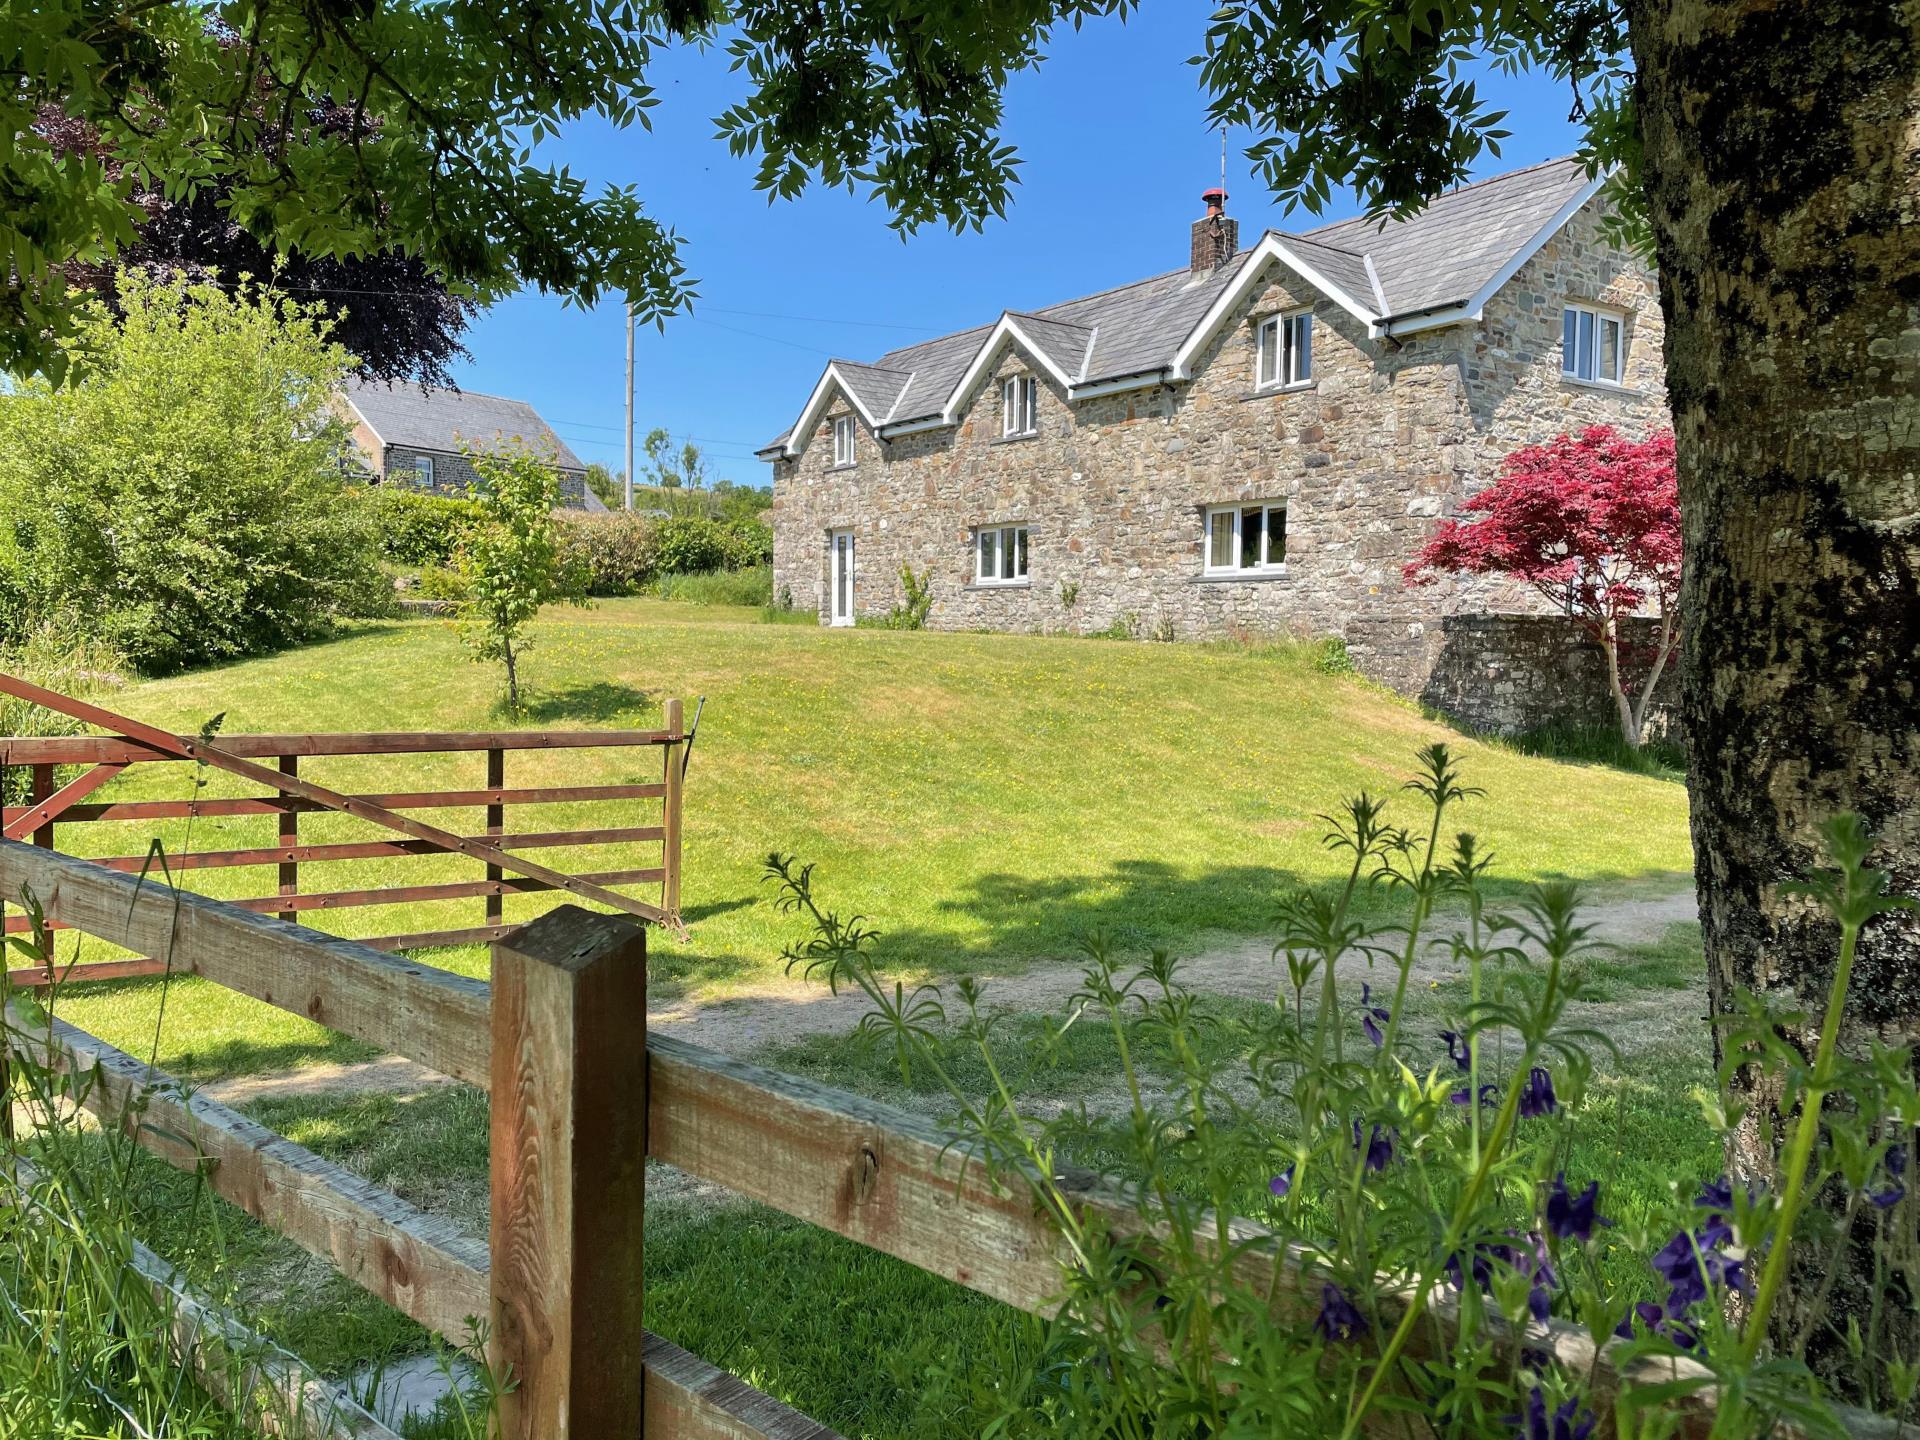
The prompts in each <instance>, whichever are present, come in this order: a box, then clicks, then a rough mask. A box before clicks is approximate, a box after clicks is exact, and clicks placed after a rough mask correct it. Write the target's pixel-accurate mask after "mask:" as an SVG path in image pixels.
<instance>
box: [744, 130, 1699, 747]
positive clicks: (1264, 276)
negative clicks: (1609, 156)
mask: <svg viewBox="0 0 1920 1440" xmlns="http://www.w3.org/2000/svg"><path fill="white" fill-rule="evenodd" d="M1600 191H1601V182H1600V181H1598V180H1595V179H1592V178H1590V177H1589V176H1588V175H1587V174H1586V173H1585V171H1584V169H1583V168H1582V167H1581V166H1580V165H1579V164H1578V163H1577V162H1575V161H1573V160H1570V159H1564V160H1554V161H1549V162H1546V163H1544V164H1540V165H1534V166H1531V167H1528V168H1527V169H1524V170H1518V171H1514V172H1512V173H1510V174H1506V175H1501V176H1498V177H1495V178H1493V179H1489V180H1484V181H1480V182H1478V183H1475V184H1472V185H1467V186H1464V187H1462V188H1460V189H1458V190H1455V191H1452V192H1450V193H1448V194H1446V195H1443V196H1441V197H1439V198H1438V199H1436V200H1435V201H1433V203H1432V204H1430V205H1429V206H1427V207H1426V209H1425V210H1423V211H1421V212H1420V213H1419V214H1417V215H1415V216H1413V217H1411V218H1409V219H1405V220H1399V221H1388V222H1385V223H1381V222H1377V221H1369V220H1365V219H1355V220H1345V221H1341V222H1339V223H1336V224H1332V225H1326V226H1322V227H1320V228H1318V229H1315V230H1310V231H1306V232H1304V233H1299V234H1293V233H1281V232H1278V231H1268V232H1266V233H1265V234H1264V235H1262V236H1260V237H1259V238H1258V239H1257V240H1256V241H1255V242H1254V243H1253V244H1252V245H1251V246H1248V247H1244V248H1243V247H1242V246H1241V245H1240V244H1239V238H1238V226H1237V224H1236V222H1235V221H1233V220H1232V219H1230V218H1228V216H1227V215H1226V213H1225V201H1226V195H1225V193H1224V192H1222V191H1219V190H1211V191H1208V192H1207V193H1206V194H1205V196H1204V197H1203V199H1204V201H1205V204H1206V207H1207V214H1206V215H1205V216H1204V217H1203V218H1201V219H1200V220H1197V221H1195V222H1194V224H1193V227H1192V232H1191V234H1190V236H1189V237H1188V238H1189V247H1188V248H1189V256H1188V261H1189V263H1188V264H1187V266H1185V267H1184V268H1182V269H1179V270H1174V271H1171V272H1168V273H1166V274H1162V275H1157V276H1154V277H1152V278H1150V279H1147V280H1141V281H1138V282H1136V283H1134V284H1131V285H1124V286H1121V287H1119V288H1117V289H1113V290H1108V291H1104V292H1102V293H1100V294H1097V295H1090V296H1087V297H1085V298H1083V299H1079V300H1070V301H1067V302H1065V303H1063V304H1060V305H1054V306H1050V307H1048V308H1046V309H1043V310H1038V311H1034V312H1031V313H1016V312H1012V311H1008V312H1006V313H1004V314H1002V315H1001V316H1000V317H999V318H998V319H997V320H995V321H994V322H993V323H992V324H989V325H982V326H978V327H976V328H974V329H971V330H966V331H962V332H960V333H958V334H954V335H948V336H943V337H941V338H939V339H936V340H930V341H926V342H924V343H921V344H917V345H912V346H908V347H906V348H904V349H900V350H895V351H893V352H891V353H890V354H886V355H883V356H881V357H879V358H878V359H877V360H875V361H873V362H872V363H869V364H859V363H853V362H849V361H844V360H835V361H833V362H832V363H830V364H829V365H828V366H827V367H826V369H825V371H824V372H823V373H822V375H821V376H820V379H819V382H818V383H817V384H816V385H815V387H814V389H813V392H812V394H811V395H810V396H809V397H808V398H807V400H806V403H805V405H804V406H803V407H802V408H801V410H800V412H799V416H798V418H797V419H796V421H795V422H794V424H793V425H792V426H791V427H790V428H789V429H788V431H787V432H786V433H785V434H783V435H782V436H781V437H780V438H779V439H777V440H775V441H774V442H772V443H771V444H770V445H768V446H767V447H765V448H764V449H763V450H762V451H761V452H760V454H761V455H762V456H763V458H766V459H768V460H770V461H771V462H772V465H773V493H774V503H773V510H772V520H773V528H774V586H775V595H776V598H782V599H787V600H789V601H790V602H791V603H792V604H795V605H798V606H802V607H811V608H815V609H817V610H818V611H819V614H820V617H821V620H822V622H823V623H828V624H851V623H853V622H854V621H855V620H856V619H858V618H859V617H862V616H872V615H878V614H880V613H882V612H884V611H885V610H887V609H888V608H889V607H891V606H892V605H894V604H895V603H897V601H898V600H899V598H900V594H901V588H902V587H901V581H900V578H899V576H900V571H901V569H902V568H903V567H911V568H912V569H913V570H914V571H915V573H916V574H917V575H925V576H927V577H929V578H930V581H931V590H932V608H931V611H930V614H929V620H928V623H929V624H931V625H934V626H939V627H948V628H956V629H994V630H1032V631H1069V632H1080V633H1091V632H1096V631H1103V630H1107V629H1110V628H1114V627H1118V628H1120V629H1123V630H1126V631H1129V632H1132V633H1138V634H1141V635H1143V636H1159V637H1162V638H1174V639H1186V638H1198V637H1208V636H1219V635H1225V634H1230V633H1235V632H1250V633H1254V634H1275V633H1294V634H1304V635H1325V634H1333V635H1339V636H1342V637H1344V639H1345V641H1346V643H1347V647H1348V650H1349V652H1350V653H1351V654H1352V655H1353V657H1354V659H1355V662H1356V663H1357V664H1358V666H1359V667H1360V669H1361V670H1362V671H1363V672H1365V673H1367V674H1369V675H1371V676H1373V677H1375V678H1376V679H1379V680H1381V681H1384V682H1385V683H1387V684H1390V685H1392V686H1394V687H1395V688H1396V689H1399V690H1401V691H1403V692H1404V693H1407V694H1412V695H1420V694H1422V693H1424V692H1425V691H1426V690H1427V688H1428V684H1429V680H1430V677H1432V676H1433V675H1434V673H1435V671H1436V668H1437V667H1440V666H1441V665H1442V661H1443V654H1442V652H1443V649H1444V647H1445V646H1446V645H1447V643H1448V626H1447V623H1446V622H1447V621H1448V619H1449V617H1453V616H1462V617H1474V618H1476V619H1483V618H1484V617H1485V616H1487V615H1489V614H1501V613H1508V612H1512V613H1516V614H1530V613H1531V614H1537V613H1538V612H1539V611H1540V609H1541V605H1540V603H1539V602H1538V601H1537V600H1536V599H1534V597H1532V596H1531V595H1530V594H1528V593H1526V592H1524V591H1521V590H1519V589H1518V588H1517V587H1511V586H1506V585H1503V584H1490V583H1486V582H1453V581H1443V582H1441V583H1438V584H1434V585H1428V586H1421V587H1417V588H1409V587H1407V586H1405V585H1404V584H1403V583H1402V581H1401V568H1402V566H1403V565H1404V564H1405V563H1406V561H1407V560H1408V559H1409V558H1410V556H1411V555H1412V554H1413V552H1414V551H1415V549H1416V548H1417V547H1418V546H1419V545H1420V543H1421V542H1422V541H1423V540H1424V539H1425V538H1426V536H1427V535H1428V534H1429V533H1431V531H1432V529H1433V527H1434V525H1435V523H1436V521H1437V520H1438V518H1439V517H1440V516H1442V515H1446V514H1450V513H1452V512H1454V511H1455V510H1457V509H1458V507H1459V506H1460V504H1461V502H1462V501H1463V500H1464V499H1466V497H1468V496H1469V495H1471V494H1473V493H1474V492H1475V491H1476V490H1478V489H1479V488H1481V487H1482V486H1484V485H1486V484H1487V483H1488V482H1489V481H1491V480H1492V478H1493V477H1494V475H1495V473H1496V471H1497V468H1498V465H1499V462H1500V460H1501V457H1503V456H1504V455H1506V454H1507V453H1509V452H1510V451H1512V450H1514V449H1516V448H1518V447H1519V446H1521V445H1524V444H1527V443H1530V442H1533V441H1539V440H1544V439H1547V438H1549V437H1551V436H1553V435H1556V434H1560V433H1562V432H1566V431H1574V430H1578V429H1581V428H1584V427H1586V426H1589V425H1594V424H1611V425H1614V426H1616V427H1618V428H1620V429H1621V430H1623V431H1626V432H1628V433H1633V434H1644V433H1645V432H1646V431H1648V430H1650V429H1652V428H1654V427H1657V426H1660V425H1663V424H1666V423H1668V420H1667V407H1666V397H1665V389H1664V383H1663V374H1664V372H1663V365H1662V356H1661V345H1662V321H1661V313H1660V306H1659V295H1658V289H1657V285H1656V281H1655V277H1654V276H1653V274H1652V273H1651V272H1650V271H1649V269H1648V268H1647V267H1646V266H1645V265H1644V264H1643V263H1642V262H1640V261H1639V260H1638V259H1636V258H1635V257H1634V256H1633V255H1631V254H1630V253H1628V252H1627V251H1625V250H1623V249H1621V248H1619V247H1618V246H1616V245H1614V244H1612V243H1610V242H1609V241H1608V239H1607V238H1606V236H1605V235H1604V234H1603V231H1602V220H1603V209H1602V207H1603V205H1604V203H1605V202H1604V200H1603V198H1602V196H1601V193H1600ZM1490 634H1491V632H1490V631H1489V630H1488V627H1487V626H1485V625H1484V624H1481V625H1478V626H1477V627H1476V628H1474V630H1473V634H1472V641H1471V643H1472V645H1473V647H1474V652H1475V656H1476V659H1475V660H1474V662H1473V664H1475V665H1479V666H1481V667H1482V668H1485V667H1486V666H1487V665H1489V664H1491V665H1492V666H1493V668H1494V669H1495V670H1497V669H1498V663H1497V659H1496V660H1495V661H1492V662H1489V661H1488V660H1487V659H1486V657H1487V655H1488V654H1489V646H1490V645H1491V646H1492V653H1494V654H1495V655H1496V657H1497V653H1498V644H1497V641H1496V640H1490V639H1489V636H1490ZM1570 643H1571V642H1570ZM1522 649H1523V650H1525V651H1526V652H1527V654H1532V653H1533V652H1534V651H1537V649H1538V643H1537V631H1536V630H1535V629H1528V630H1527V631H1526V644H1525V645H1524V646H1523V647H1522ZM1516 663H1525V662H1524V658H1520V659H1516ZM1455 668H1456V669H1457V667H1455ZM1451 683H1452V684H1453V688H1454V689H1455V690H1457V689H1458V688H1459V686H1458V676H1457V675H1456V676H1455V677H1454V680H1453V682H1451ZM1521 688H1522V689H1523V690H1525V691H1526V692H1527V693H1529V694H1532V693H1536V692H1538V693H1541V694H1546V695H1551V692H1552V691H1553V688H1554V687H1552V686H1539V685H1535V686H1532V687H1525V686H1523V687H1521ZM1582 703H1583V704H1584V703H1585V702H1584V701H1583V702H1582ZM1523 718H1525V719H1527V720H1535V719H1538V718H1539V717H1535V716H1528V717H1523ZM1547 718H1562V717H1551V716H1550V717H1547ZM1491 723H1494V724H1497V725H1504V726H1506V727H1507V728H1512V724H1510V723H1509V722H1508V721H1507V720H1505V719H1503V718H1502V717H1499V716H1497V715H1495V716H1493V717H1491ZM1512 723H1519V722H1518V721H1515V722H1512Z"/></svg>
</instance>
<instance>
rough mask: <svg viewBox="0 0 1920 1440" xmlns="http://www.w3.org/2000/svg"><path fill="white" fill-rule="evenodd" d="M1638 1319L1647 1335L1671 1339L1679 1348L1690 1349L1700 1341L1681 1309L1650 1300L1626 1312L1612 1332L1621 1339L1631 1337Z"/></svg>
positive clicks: (1697, 1333) (1629, 1338) (1643, 1301)
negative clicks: (1672, 1308) (1634, 1323)
mask: <svg viewBox="0 0 1920 1440" xmlns="http://www.w3.org/2000/svg"><path fill="white" fill-rule="evenodd" d="M1635 1320H1638V1321H1639V1322H1640V1325H1641V1328H1643V1329H1644V1330H1645V1331H1646V1332H1647V1333H1648V1334H1649V1335H1658V1336H1660V1337H1661V1338H1662V1339H1663V1340H1669V1341H1671V1342H1672V1343H1673V1344H1674V1346H1675V1347H1676V1348H1678V1349H1681V1350H1691V1349H1693V1348H1694V1347H1695V1346H1696V1345H1698V1344H1699V1343H1700V1334H1699V1332H1698V1331H1697V1330H1695V1329H1694V1328H1693V1326H1692V1325H1690V1324H1688V1323H1687V1321H1686V1319H1685V1318H1684V1316H1683V1313H1682V1311H1681V1310H1669V1309H1668V1308H1667V1307H1665V1306H1661V1305H1656V1304H1655V1303H1654V1302H1653V1301H1651V1300H1642V1301H1641V1302H1640V1303H1639V1304H1637V1305H1635V1306H1634V1307H1633V1309H1631V1310H1629V1311H1628V1312H1627V1318H1626V1319H1624V1320H1622V1321H1621V1322H1620V1323H1619V1325H1618V1326H1616V1327H1615V1329H1614V1332H1613V1333H1614V1334H1616V1335H1618V1336H1619V1337H1620V1338H1621V1339H1622V1340H1631V1339H1632V1338H1633V1322H1634V1321H1635Z"/></svg>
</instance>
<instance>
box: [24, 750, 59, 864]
mask: <svg viewBox="0 0 1920 1440" xmlns="http://www.w3.org/2000/svg"><path fill="white" fill-rule="evenodd" d="M53 773H54V772H53V766H51V765H36V766H34V767H33V794H32V797H31V798H30V799H29V800H28V801H27V803H28V804H29V805H38V804H39V803H40V802H41V801H42V800H45V799H47V798H48V797H49V796H51V795H52V794H53ZM33 843H34V844H36V845H41V846H44V847H45V848H47V849H48V850H51V849H52V848H53V822H52V821H51V820H49V821H48V822H47V823H46V824H44V825H42V826H41V827H40V828H39V829H38V830H36V831H34V832H33Z"/></svg>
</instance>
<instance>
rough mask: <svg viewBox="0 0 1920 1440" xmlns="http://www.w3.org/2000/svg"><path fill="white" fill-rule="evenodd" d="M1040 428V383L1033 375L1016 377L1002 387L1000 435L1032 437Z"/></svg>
mask: <svg viewBox="0 0 1920 1440" xmlns="http://www.w3.org/2000/svg"><path fill="white" fill-rule="evenodd" d="M1039 428H1040V386H1039V383H1038V382H1037V381H1035V380H1034V378H1033V376H1031V375H1016V376H1014V377H1013V378H1012V379H1011V380H1009V381H1007V382H1006V384H1004V385H1002V386H1001V387H1000V433H1001V434H1002V435H1003V436H1005V435H1031V434H1033V433H1034V431H1036V430H1038V429H1039Z"/></svg>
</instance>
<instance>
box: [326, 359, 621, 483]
mask: <svg viewBox="0 0 1920 1440" xmlns="http://www.w3.org/2000/svg"><path fill="white" fill-rule="evenodd" d="M340 401H341V408H342V410H343V412H344V417H345V419H346V421H347V424H348V427H349V428H350V430H351V432H352V436H353V448H354V451H355V453H354V454H353V455H352V456H350V457H349V460H350V461H351V462H352V463H353V466H354V468H355V469H357V470H359V471H360V472H361V473H362V474H363V475H365V476H366V477H367V478H368V479H370V480H372V481H374V482H375V483H376V484H384V485H404V486H406V487H408V488H409V489H414V490H427V491H431V492H433V493H435V494H440V495H465V494H466V493H467V487H468V486H469V485H471V484H473V483H474V481H475V479H476V478H477V477H476V476H475V474H474V469H473V465H472V463H471V462H470V461H469V460H468V459H467V452H468V451H470V450H475V451H487V450H491V449H494V448H495V447H499V446H511V445H524V446H526V447H527V448H528V449H530V450H532V451H534V452H535V453H537V454H541V455H546V456H548V457H549V458H551V460H552V461H553V464H554V468H555V469H557V470H558V471H559V472H560V495H561V500H560V503H561V505H562V506H563V507H565V508H567V509H571V510H581V509H587V510H604V509H605V508H606V507H605V506H604V505H602V504H601V503H600V501H599V497H598V496H596V495H595V494H594V493H593V492H592V491H591V490H589V489H588V488H587V467H586V466H585V465H583V464H582V463H581V462H580V457H579V456H577V455H575V454H574V453H573V451H572V450H570V449H569V448H567V443H566V441H564V440H562V439H561V438H560V437H559V436H558V435H556V434H555V433H554V432H553V428H552V427H551V426H550V425H548V424H547V422H546V421H544V420H542V419H541V418H540V416H539V413H538V412H537V411H535V410H534V408H533V407H532V406H531V405H529V404H527V403H526V401H524V400H508V399H505V398H504V397H502V396H499V395H480V394H476V393H475V392H473V391H471V390H429V389H427V388H426V387H425V386H424V385H410V384H391V385H390V384H387V383H385V382H383V381H372V380H360V379H351V380H349V381H347V384H346V386H345V389H344V390H343V392H342V394H341V396H340Z"/></svg>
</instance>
